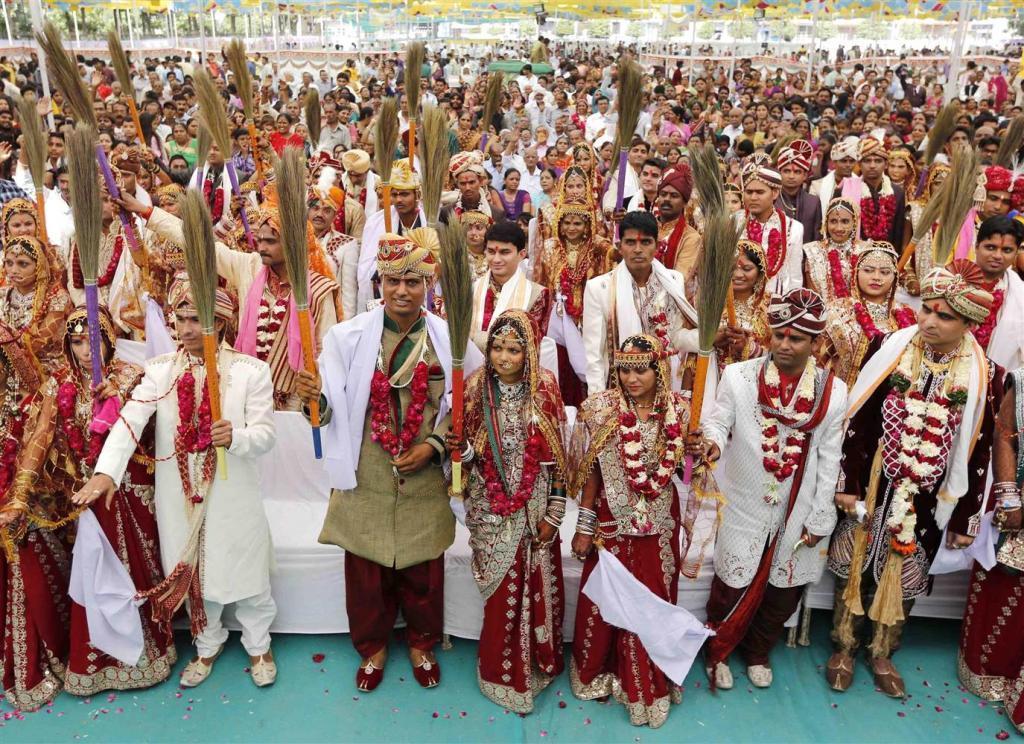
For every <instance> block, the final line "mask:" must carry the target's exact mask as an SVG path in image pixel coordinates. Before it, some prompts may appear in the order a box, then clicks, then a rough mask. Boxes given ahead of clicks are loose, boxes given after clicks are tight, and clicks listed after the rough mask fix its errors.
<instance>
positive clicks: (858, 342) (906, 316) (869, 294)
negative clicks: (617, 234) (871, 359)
mask: <svg viewBox="0 0 1024 744" xmlns="http://www.w3.org/2000/svg"><path fill="white" fill-rule="evenodd" d="M897 261H899V254H898V253H897V252H896V249H895V248H893V247H892V245H891V244H889V243H886V242H883V241H871V242H869V243H862V244H861V245H859V246H858V247H857V249H856V250H855V251H854V253H853V264H854V267H855V268H854V275H855V281H854V284H853V289H852V292H851V294H850V296H848V297H840V298H838V299H834V300H833V301H832V302H831V303H829V305H828V319H827V321H826V323H825V333H824V335H823V339H824V343H823V344H822V348H821V351H820V352H819V354H818V361H819V363H820V364H821V366H823V367H831V368H832V369H833V370H834V371H835V373H836V375H837V376H838V377H839V379H841V380H842V381H843V382H845V383H846V385H847V386H848V387H851V388H852V387H853V383H854V382H855V381H856V379H857V373H858V372H859V371H860V366H861V363H862V362H863V361H864V355H865V353H866V352H867V350H868V345H869V344H870V343H871V342H872V341H873V340H874V339H875V338H877V337H878V336H882V335H885V334H887V333H890V332H892V331H895V330H899V329H900V328H906V327H907V326H911V325H913V324H914V323H916V322H917V318H916V317H915V315H914V311H913V310H911V309H910V308H909V307H907V306H906V305H902V304H900V303H898V302H894V301H893V297H894V296H895V294H896V262H897Z"/></svg>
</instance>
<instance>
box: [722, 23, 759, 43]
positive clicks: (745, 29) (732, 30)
mask: <svg viewBox="0 0 1024 744" xmlns="http://www.w3.org/2000/svg"><path fill="white" fill-rule="evenodd" d="M756 31H757V27H756V26H754V22H753V21H751V20H748V19H746V18H743V19H740V20H738V21H733V22H731V23H730V24H729V35H730V36H731V37H732V38H734V39H752V38H754V34H755V33H756Z"/></svg>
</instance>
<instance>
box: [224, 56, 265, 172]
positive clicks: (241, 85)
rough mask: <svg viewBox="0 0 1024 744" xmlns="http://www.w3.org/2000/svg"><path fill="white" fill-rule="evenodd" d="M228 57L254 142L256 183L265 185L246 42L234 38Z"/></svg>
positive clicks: (250, 139) (247, 125) (250, 137)
mask: <svg viewBox="0 0 1024 744" xmlns="http://www.w3.org/2000/svg"><path fill="white" fill-rule="evenodd" d="M224 56H225V57H226V58H227V62H228V67H229V68H230V69H231V72H232V74H233V75H234V76H235V86H236V87H237V88H238V97H239V98H240V99H241V101H242V113H243V114H244V115H245V126H246V128H247V129H248V130H249V142H251V143H252V154H253V163H254V164H255V165H256V173H255V174H254V175H255V177H256V183H258V184H259V185H260V186H262V185H263V162H262V159H261V158H260V157H259V154H258V152H257V148H258V143H257V141H256V106H255V101H254V100H253V92H252V76H250V75H249V60H248V59H247V58H246V54H245V44H243V43H242V42H241V41H240V40H238V39H232V40H231V41H230V42H229V43H228V48H227V49H226V50H225V52H224Z"/></svg>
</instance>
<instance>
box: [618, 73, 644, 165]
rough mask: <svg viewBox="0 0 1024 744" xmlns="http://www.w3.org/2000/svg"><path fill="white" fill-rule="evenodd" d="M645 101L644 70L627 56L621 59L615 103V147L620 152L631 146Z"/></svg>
mask: <svg viewBox="0 0 1024 744" xmlns="http://www.w3.org/2000/svg"><path fill="white" fill-rule="evenodd" d="M642 101H643V72H641V70H640V67H639V66H638V65H637V64H636V63H635V62H634V61H633V60H632V59H630V58H629V57H628V55H627V56H624V57H623V58H622V59H620V60H619V74H618V93H617V94H616V96H615V105H616V107H617V108H618V111H619V118H618V121H617V122H616V126H615V149H614V152H619V150H620V149H621V148H623V147H629V143H630V142H632V140H633V133H634V132H635V131H636V124H637V122H638V121H639V120H640V107H641V104H642Z"/></svg>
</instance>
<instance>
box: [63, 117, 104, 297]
mask: <svg viewBox="0 0 1024 744" xmlns="http://www.w3.org/2000/svg"><path fill="white" fill-rule="evenodd" d="M96 137H97V134H96V130H95V129H93V128H92V127H91V126H89V125H88V124H83V123H81V122H79V124H78V125H77V126H75V128H74V129H73V130H72V131H71V132H70V133H69V134H68V137H67V159H68V180H69V182H70V183H69V186H70V192H71V220H72V222H73V223H74V225H75V243H76V244H77V245H78V260H79V263H80V265H81V267H82V277H83V278H84V279H85V283H86V284H95V283H96V277H97V275H98V273H99V256H100V235H101V234H102V232H103V200H102V198H101V197H100V174H99V170H98V164H97V162H96Z"/></svg>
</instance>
